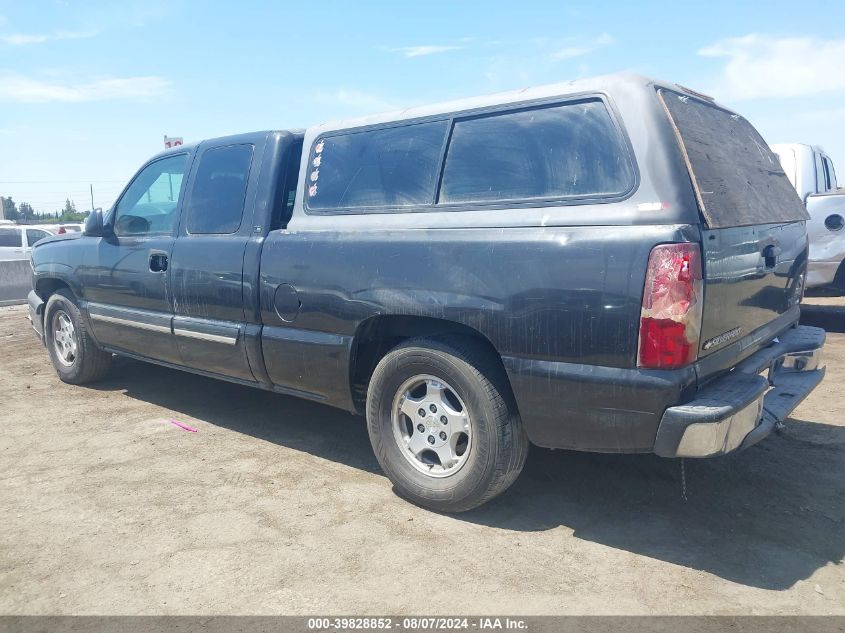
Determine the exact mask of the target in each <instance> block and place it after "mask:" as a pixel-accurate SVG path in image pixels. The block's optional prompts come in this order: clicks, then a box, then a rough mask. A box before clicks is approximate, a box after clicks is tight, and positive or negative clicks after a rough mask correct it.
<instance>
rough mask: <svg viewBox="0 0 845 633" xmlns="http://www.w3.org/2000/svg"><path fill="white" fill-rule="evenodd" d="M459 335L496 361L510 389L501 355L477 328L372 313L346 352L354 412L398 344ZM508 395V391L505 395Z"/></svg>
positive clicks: (412, 317)
mask: <svg viewBox="0 0 845 633" xmlns="http://www.w3.org/2000/svg"><path fill="white" fill-rule="evenodd" d="M423 336H425V337H430V338H443V337H456V336H457V337H461V338H463V339H470V340H472V341H474V342H475V343H476V345H478V346H480V347H481V348H482V349H483V350H484V351H485V352H486V353H488V354H490V355H491V357H492V358H494V359H495V360H496V364H497V365H498V367H499V369H500V370H501V372H502V376H503V377H504V379H505V380H506V382H507V388H508V390H509V391H510V390H511V387H510V379H509V378H508V374H507V371H506V369H505V366H504V363H503V362H502V356H501V354H499V351H498V350H497V349H496V346H495V345H493V342H492V341H491V340H490V339H489V338H487V336H485V335H484V334H483V333H482V332H480V331H479V330H477V329H475V328H473V327H471V326H468V325H465V324H463V323H458V322H457V321H450V320H448V319H440V318H436V317H426V316H414V315H400V314H392V315H376V316H372V317H370V318H368V319H365V320H364V321H362V322H361V323H360V324H359V325H358V327H357V328H356V330H355V335H354V337H353V339H352V347H351V349H350V355H349V359H350V362H349V384H350V388H351V392H352V400H353V403H354V405H355V409H356V410H357V411H358V412H363V411H364V404H365V401H366V396H367V387H368V385H369V382H370V378H371V377H372V375H373V370H375V368H376V365H378V363H379V361H380V360H381V359H382V358H383V357H384V356H385V354H387V353H388V352H389V351H390V350H391V349H393V348H394V347H396V346H397V345H399V344H400V343H402V342H404V341H407V340H409V339H412V338H418V337H423ZM508 395H511V397H512V393H510V394H508Z"/></svg>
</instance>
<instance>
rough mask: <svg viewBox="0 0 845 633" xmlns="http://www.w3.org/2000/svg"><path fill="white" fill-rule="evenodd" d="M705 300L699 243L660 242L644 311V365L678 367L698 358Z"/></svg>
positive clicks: (647, 279) (648, 278) (650, 260)
mask: <svg viewBox="0 0 845 633" xmlns="http://www.w3.org/2000/svg"><path fill="white" fill-rule="evenodd" d="M703 298H704V284H703V281H702V276H701V251H700V250H699V247H698V244H691V243H684V244H661V245H659V246H655V247H654V248H653V249H652V250H651V254H650V255H649V257H648V270H647V271H646V277H645V289H644V291H643V306H642V309H641V311H640V345H639V353H638V362H637V364H638V365H639V366H640V367H647V368H650V369H673V368H676V367H683V366H684V365H688V364H689V363H692V362H693V361H695V359H696V358H697V356H698V341H699V336H700V334H701V308H702V300H703Z"/></svg>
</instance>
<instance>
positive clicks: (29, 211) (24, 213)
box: [19, 202, 36, 222]
mask: <svg viewBox="0 0 845 633" xmlns="http://www.w3.org/2000/svg"><path fill="white" fill-rule="evenodd" d="M19 212H20V219H21V220H23V221H24V222H26V221H27V220H34V219H35V215H36V214H35V210H34V209H33V208H32V205H30V204H29V203H28V202H21V206H20V208H19Z"/></svg>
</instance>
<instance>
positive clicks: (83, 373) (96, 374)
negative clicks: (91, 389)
mask: <svg viewBox="0 0 845 633" xmlns="http://www.w3.org/2000/svg"><path fill="white" fill-rule="evenodd" d="M59 313H61V314H64V315H67V316H68V317H69V319H70V321H71V323H72V324H73V333H74V335H75V337H76V354H75V355H74V357H73V359H72V360H71V361H70V362H69V363H68V361H67V360H61V358H60V354H59V351H58V349H57V346H56V342H55V336H56V327H55V326H54V321H55V319H56V318H57V316H58V315H59ZM44 341H45V343H46V345H47V352H48V353H49V354H50V361H51V362H52V363H53V367H54V368H55V370H56V373H57V374H58V375H59V378H60V379H61V380H62V382H66V383H69V384H71V385H84V384H86V383H89V382H94V381H96V380H99V379H101V378H102V377H103V376H105V375H106V374H107V373H108V371H109V368H110V367H111V359H112V355H111V354H109V353H108V352H104V351H103V350H102V349H100V347H99V346H98V345H97V344H96V343H95V342H94V339H93V338H92V336H91V334H90V333H89V332H88V329H87V327H86V325H85V319H83V318H82V313H81V312H80V311H79V307H78V306H77V305H76V300H75V299H74V297H73V294H72V293H71V292H70V291H69V290H65V289H64V288H63V289H60V290H57V291H56V292H55V293H53V294H52V295H50V298H49V300H48V301H47V307H46V309H45V310H44Z"/></svg>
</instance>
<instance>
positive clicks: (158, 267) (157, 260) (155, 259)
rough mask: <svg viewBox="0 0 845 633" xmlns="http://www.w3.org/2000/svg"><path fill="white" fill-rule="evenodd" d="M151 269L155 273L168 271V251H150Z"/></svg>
mask: <svg viewBox="0 0 845 633" xmlns="http://www.w3.org/2000/svg"><path fill="white" fill-rule="evenodd" d="M150 271H151V272H154V273H163V272H166V271H167V253H162V252H160V251H151V252H150Z"/></svg>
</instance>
